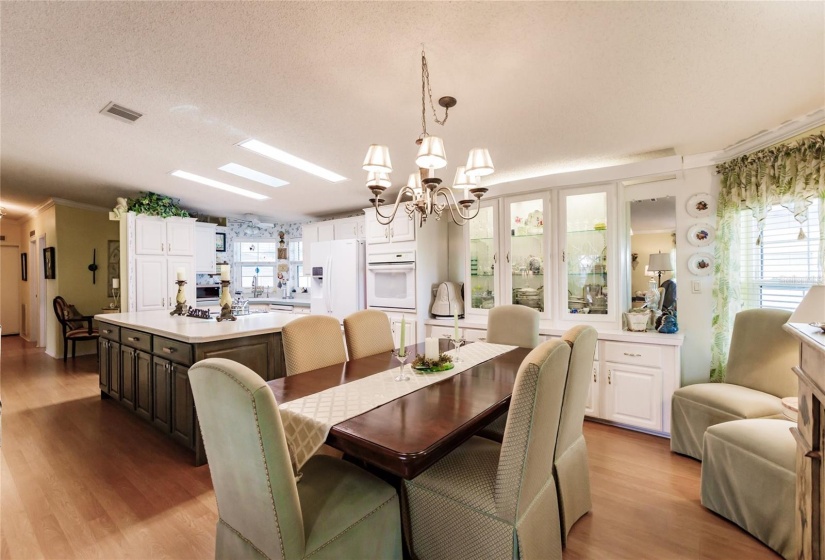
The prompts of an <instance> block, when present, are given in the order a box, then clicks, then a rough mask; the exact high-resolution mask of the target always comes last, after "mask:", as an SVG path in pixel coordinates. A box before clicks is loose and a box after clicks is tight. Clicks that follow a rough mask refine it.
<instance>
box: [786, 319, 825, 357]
mask: <svg viewBox="0 0 825 560" xmlns="http://www.w3.org/2000/svg"><path fill="white" fill-rule="evenodd" d="M782 328H784V329H785V330H786V331H788V332H789V333H791V334H792V335H793V336H795V337H796V338H798V339H799V340H801V341H802V342H807V343H808V344H810V345H811V346H813V347H814V348H818V349H819V351H820V352H822V353H823V354H825V333H823V332H822V329H820V328H817V327H814V326H811V325H808V324H807V323H785V324H784V325H783V326H782Z"/></svg>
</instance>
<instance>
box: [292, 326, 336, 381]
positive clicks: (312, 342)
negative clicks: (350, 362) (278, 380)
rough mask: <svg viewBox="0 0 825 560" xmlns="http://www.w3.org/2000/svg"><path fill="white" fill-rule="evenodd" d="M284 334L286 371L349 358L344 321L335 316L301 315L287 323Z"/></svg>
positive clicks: (305, 369)
mask: <svg viewBox="0 0 825 560" xmlns="http://www.w3.org/2000/svg"><path fill="white" fill-rule="evenodd" d="M281 336H282V337H283V345H284V359H285V361H286V374H287V375H297V374H299V373H304V372H305V371H311V370H313V369H318V368H322V367H326V366H331V365H335V364H341V363H344V362H346V361H347V351H346V349H345V348H344V336H343V334H342V333H341V325H340V323H339V322H338V319H335V318H334V317H327V316H325V315H307V316H306V317H300V318H298V319H295V320H294V321H290V322H289V323H287V324H286V325H284V328H283V330H282V331H281Z"/></svg>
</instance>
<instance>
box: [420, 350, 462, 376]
mask: <svg viewBox="0 0 825 560" xmlns="http://www.w3.org/2000/svg"><path fill="white" fill-rule="evenodd" d="M412 367H413V368H414V369H417V370H418V371H431V372H437V371H447V370H448V369H453V368H454V367H455V366H454V365H453V359H452V357H450V356H448V355H447V354H439V356H438V358H437V359H435V360H428V359H427V358H426V357H425V356H423V355H422V354H416V355H415V360H414V361H413V363H412Z"/></svg>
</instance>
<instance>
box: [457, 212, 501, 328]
mask: <svg viewBox="0 0 825 560" xmlns="http://www.w3.org/2000/svg"><path fill="white" fill-rule="evenodd" d="M465 227H467V228H468V230H467V231H468V235H469V243H468V244H469V247H470V251H469V253H470V255H469V257H470V258H469V271H468V274H467V278H469V280H470V281H469V282H468V283H467V284H468V285H467V286H466V287H465V289H464V307H465V312H467V311H469V312H473V311H482V312H486V311H484V310H488V309H492V308H493V307H494V306H495V305H496V304H497V303H498V298H499V296H498V282H497V278H498V277H497V275H496V273H497V272H498V270H497V266H498V231H497V230H498V201H490V202H487V203H482V205H481V210H480V211H479V213H478V216H476V217H475V218H474V219H473V220H470V223H469V224H468V225H467V226H465Z"/></svg>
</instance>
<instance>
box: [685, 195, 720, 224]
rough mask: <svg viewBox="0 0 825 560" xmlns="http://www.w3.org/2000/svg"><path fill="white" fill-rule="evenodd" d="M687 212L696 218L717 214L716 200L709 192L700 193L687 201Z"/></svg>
mask: <svg viewBox="0 0 825 560" xmlns="http://www.w3.org/2000/svg"><path fill="white" fill-rule="evenodd" d="M687 213H688V214H690V215H691V216H693V217H694V218H705V217H707V216H713V215H715V214H716V201H715V200H713V197H712V196H710V195H709V194H708V193H699V194H695V195H693V196H692V197H690V198H689V199H688V201H687Z"/></svg>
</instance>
